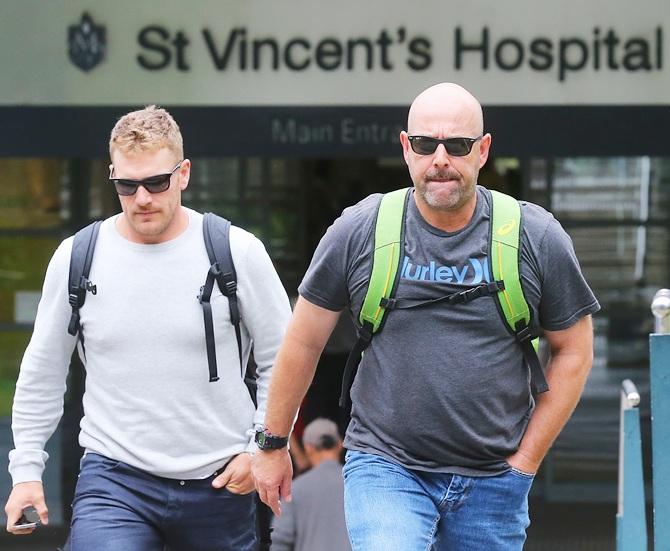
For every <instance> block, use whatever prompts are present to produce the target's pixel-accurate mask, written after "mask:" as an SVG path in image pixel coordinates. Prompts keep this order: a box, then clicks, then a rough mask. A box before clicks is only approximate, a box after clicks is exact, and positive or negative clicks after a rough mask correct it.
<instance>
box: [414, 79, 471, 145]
mask: <svg viewBox="0 0 670 551" xmlns="http://www.w3.org/2000/svg"><path fill="white" fill-rule="evenodd" d="M483 132H484V116H483V114H482V106H481V105H480V104H479V102H478V101H477V99H476V98H475V97H474V96H473V95H472V94H471V93H470V92H468V91H467V90H466V89H465V88H463V87H462V86H459V85H458V84H453V83H451V82H443V83H441V84H436V85H435V86H431V87H430V88H428V89H426V90H424V91H423V92H421V93H420V94H419V95H418V96H417V97H416V98H415V100H414V101H413V102H412V105H411V107H410V108H409V115H408V117H407V133H408V134H410V135H411V134H419V135H432V136H437V135H442V136H444V137H448V136H464V135H465V136H479V135H481V134H482V133H483Z"/></svg>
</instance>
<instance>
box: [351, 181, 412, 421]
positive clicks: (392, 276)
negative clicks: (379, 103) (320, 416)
mask: <svg viewBox="0 0 670 551" xmlns="http://www.w3.org/2000/svg"><path fill="white" fill-rule="evenodd" d="M411 189H412V188H403V189H397V190H395V191H392V192H390V193H386V194H385V195H383V196H382V199H381V201H380V203H379V208H378V210H377V221H376V223H375V241H374V251H373V258H372V273H371V274H370V282H369V283H368V290H367V293H366V295H365V299H363V305H362V307H361V313H360V315H359V321H360V327H359V328H358V339H357V340H356V344H355V345H354V347H353V348H352V350H351V352H350V353H349V357H348V358H347V363H346V365H345V367H344V374H343V376H342V392H341V394H340V406H341V407H343V408H345V409H346V408H347V407H348V406H349V404H350V402H349V391H350V390H351V385H352V383H353V380H354V377H355V376H356V371H357V369H358V363H359V362H360V359H361V356H362V355H363V352H364V351H365V349H366V348H367V347H368V345H369V344H370V341H371V340H372V335H373V334H374V333H376V332H377V331H379V329H381V327H382V326H383V322H384V315H385V314H386V308H385V307H384V306H382V301H383V300H385V299H388V298H389V297H390V296H391V295H392V294H393V293H394V292H395V289H396V287H397V286H398V267H399V265H400V259H401V256H402V251H403V248H404V247H403V234H404V232H403V228H404V225H405V224H404V220H405V205H406V204H407V194H408V193H409V192H410V190H411Z"/></svg>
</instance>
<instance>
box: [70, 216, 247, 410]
mask: <svg viewBox="0 0 670 551" xmlns="http://www.w3.org/2000/svg"><path fill="white" fill-rule="evenodd" d="M101 223H102V222H100V221H97V222H93V223H92V224H89V225H88V226H86V227H85V228H83V229H81V230H79V231H78V232H77V233H76V234H75V236H74V242H73V244H72V254H71V256H70V276H69V281H68V294H69V302H70V306H71V307H72V315H71V316H70V323H69V325H68V328H67V331H68V333H70V335H78V337H79V341H80V342H81V346H82V350H83V351H85V348H84V335H83V332H82V331H81V326H80V324H79V310H80V308H81V307H82V306H83V305H84V302H86V293H92V294H94V295H95V294H97V292H98V289H97V287H96V285H95V284H94V283H93V282H92V281H90V280H89V279H88V276H89V273H90V271H91V263H92V262H93V253H94V251H95V243H96V241H97V239H98V231H99V229H100V224H101ZM202 229H203V237H204V239H205V248H206V249H207V255H208V256H209V262H210V267H209V271H208V272H207V278H206V280H205V284H204V285H203V286H202V287H200V294H199V295H198V297H197V298H198V301H199V302H200V304H201V305H202V312H203V317H204V322H205V341H206V343H207V364H208V366H209V382H210V383H213V382H216V381H218V380H219V376H218V370H217V365H216V347H215V343H214V323H213V320H212V305H211V303H210V298H211V296H212V289H213V288H214V282H215V281H216V283H217V285H218V286H219V290H220V291H221V294H223V295H224V296H226V297H227V298H228V307H229V309H230V323H232V324H233V327H234V328H235V337H236V339H237V352H238V356H239V359H240V370H241V375H242V377H243V378H244V383H245V384H246V385H247V389H248V390H249V394H250V395H251V399H252V400H253V402H254V405H257V403H256V369H255V365H254V363H253V362H248V365H247V366H246V369H244V366H243V365H242V336H241V333H240V310H239V305H238V303H237V275H236V273H235V265H234V264H233V257H232V254H231V252H230V222H229V221H228V220H226V219H225V218H221V217H220V216H217V215H216V214H213V213H211V212H208V213H205V215H204V216H203V221H202Z"/></svg>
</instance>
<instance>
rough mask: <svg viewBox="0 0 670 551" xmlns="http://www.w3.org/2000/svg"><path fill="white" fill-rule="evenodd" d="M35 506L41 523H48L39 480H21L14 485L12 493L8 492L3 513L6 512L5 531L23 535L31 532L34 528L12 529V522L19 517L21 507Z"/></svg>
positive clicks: (47, 513) (14, 522)
mask: <svg viewBox="0 0 670 551" xmlns="http://www.w3.org/2000/svg"><path fill="white" fill-rule="evenodd" d="M31 505H32V506H33V507H35V509H36V511H37V514H38V515H39V516H40V522H41V523H42V524H49V511H48V509H47V505H46V502H45V501H44V488H43V487H42V483H41V482H21V483H19V484H17V485H16V486H14V489H13V490H12V493H11V494H9V499H8V500H7V505H5V513H7V531H8V532H11V533H12V534H16V535H19V536H23V535H26V534H31V533H32V532H33V531H34V530H35V529H34V528H26V529H24V530H16V529H14V524H16V521H17V520H19V518H20V517H21V512H22V511H23V509H25V508H26V507H29V506H31Z"/></svg>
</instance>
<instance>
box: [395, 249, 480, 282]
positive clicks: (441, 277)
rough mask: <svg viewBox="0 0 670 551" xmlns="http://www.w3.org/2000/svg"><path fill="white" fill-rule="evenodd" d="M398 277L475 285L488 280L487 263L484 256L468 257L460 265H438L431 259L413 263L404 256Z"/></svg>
mask: <svg viewBox="0 0 670 551" xmlns="http://www.w3.org/2000/svg"><path fill="white" fill-rule="evenodd" d="M400 277H401V278H403V279H412V280H414V281H430V282H436V283H461V284H472V285H476V284H478V283H482V281H486V282H490V281H491V278H490V277H489V264H488V261H487V258H486V257H482V258H472V257H471V258H468V260H467V262H466V263H464V264H462V265H460V266H459V265H454V266H446V265H438V264H436V262H435V261H434V260H431V261H430V262H429V263H428V264H427V265H422V264H414V263H413V262H411V261H410V259H409V257H408V256H406V257H405V259H404V260H403V263H402V269H401V271H400Z"/></svg>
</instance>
